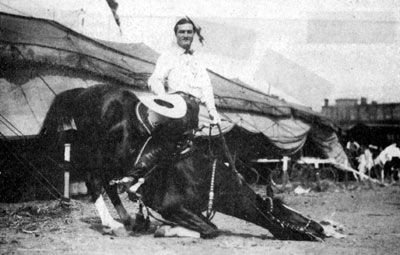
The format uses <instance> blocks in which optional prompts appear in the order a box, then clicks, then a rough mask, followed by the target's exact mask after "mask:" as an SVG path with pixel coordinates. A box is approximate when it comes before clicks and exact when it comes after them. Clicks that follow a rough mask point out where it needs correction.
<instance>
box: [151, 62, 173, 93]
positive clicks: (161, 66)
mask: <svg viewBox="0 0 400 255" xmlns="http://www.w3.org/2000/svg"><path fill="white" fill-rule="evenodd" d="M167 60H168V58H167V57H166V56H165V55H161V56H160V57H159V58H158V60H157V63H156V67H155V69H154V72H153V74H152V75H151V76H150V78H149V80H148V85H149V88H150V90H151V92H153V93H154V94H156V95H161V94H165V87H164V84H165V82H166V79H167V76H168V72H169V63H168V61H167Z"/></svg>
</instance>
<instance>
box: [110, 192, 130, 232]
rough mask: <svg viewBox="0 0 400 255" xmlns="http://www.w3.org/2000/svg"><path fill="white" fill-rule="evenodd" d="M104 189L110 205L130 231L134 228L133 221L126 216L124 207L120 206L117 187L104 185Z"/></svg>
mask: <svg viewBox="0 0 400 255" xmlns="http://www.w3.org/2000/svg"><path fill="white" fill-rule="evenodd" d="M104 189H105V190H106V192H107V195H108V197H109V198H110V200H111V203H112V204H113V205H114V208H115V210H116V211H117V213H118V215H119V217H120V219H121V221H122V223H123V224H124V225H125V226H127V227H129V228H131V229H132V228H133V227H134V226H135V219H134V218H132V217H131V216H130V215H129V214H128V212H127V211H126V209H125V207H124V205H123V204H122V202H121V199H120V197H119V195H118V192H117V185H108V184H106V185H104Z"/></svg>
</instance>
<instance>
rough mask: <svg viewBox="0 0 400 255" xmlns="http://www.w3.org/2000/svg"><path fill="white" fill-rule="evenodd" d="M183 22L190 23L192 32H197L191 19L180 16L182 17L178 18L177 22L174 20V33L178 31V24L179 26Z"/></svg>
mask: <svg viewBox="0 0 400 255" xmlns="http://www.w3.org/2000/svg"><path fill="white" fill-rule="evenodd" d="M183 24H192V27H193V33H196V32H197V28H196V26H195V25H194V23H193V21H192V20H191V19H189V18H182V19H180V20H179V21H178V22H176V24H175V27H174V32H175V34H176V33H177V32H178V26H179V25H183Z"/></svg>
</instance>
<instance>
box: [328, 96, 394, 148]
mask: <svg viewBox="0 0 400 255" xmlns="http://www.w3.org/2000/svg"><path fill="white" fill-rule="evenodd" d="M335 101H336V102H335V103H336V104H335V105H329V101H328V99H325V104H324V106H323V107H322V114H323V115H324V116H326V117H328V118H330V119H332V120H333V121H334V122H335V123H336V124H337V125H338V126H339V128H340V129H341V130H342V134H343V135H344V136H343V137H344V139H346V140H355V141H357V142H358V143H360V144H364V145H370V144H372V145H376V146H378V147H381V148H384V147H386V146H388V145H390V144H392V143H394V142H400V103H383V104H378V103H377V102H375V101H372V102H371V103H370V104H368V102H367V98H365V97H362V98H361V99H360V101H359V100H358V99H355V98H341V99H336V100H335Z"/></svg>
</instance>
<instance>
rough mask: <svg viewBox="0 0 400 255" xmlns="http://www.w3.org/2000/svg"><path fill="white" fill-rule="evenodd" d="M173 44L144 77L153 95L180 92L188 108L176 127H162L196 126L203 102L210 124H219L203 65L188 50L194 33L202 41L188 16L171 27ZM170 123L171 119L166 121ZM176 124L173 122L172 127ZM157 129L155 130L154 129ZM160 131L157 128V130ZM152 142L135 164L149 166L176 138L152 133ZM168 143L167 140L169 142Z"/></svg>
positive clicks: (183, 129) (191, 128) (208, 79)
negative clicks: (150, 72)
mask: <svg viewBox="0 0 400 255" xmlns="http://www.w3.org/2000/svg"><path fill="white" fill-rule="evenodd" d="M174 32H175V36H176V43H177V44H176V45H175V47H173V48H172V49H171V50H169V51H167V52H165V53H164V54H162V55H161V56H160V57H159V58H158V60H157V64H156V67H155V70H154V72H153V74H152V75H151V77H150V78H149V80H148V85H149V87H150V90H151V91H152V92H153V93H154V94H156V95H162V94H165V93H177V94H180V95H181V96H182V97H183V98H184V100H185V101H186V103H187V106H188V110H187V114H186V116H185V117H184V118H183V119H182V120H180V121H181V123H180V124H179V125H178V126H179V127H180V128H179V131H177V130H176V129H175V130H172V129H174V128H170V127H171V126H172V125H168V124H167V125H165V127H164V130H165V129H168V128H170V129H171V130H170V131H171V132H174V131H175V133H177V132H179V133H183V132H184V131H188V130H193V129H196V128H197V127H198V123H199V105H200V103H204V104H205V105H206V107H207V110H208V113H209V115H210V119H211V121H212V124H214V125H215V124H219V123H220V117H219V115H218V113H217V111H216V108H215V102H214V93H213V88H212V85H211V82H210V78H209V76H208V73H207V70H206V68H205V67H204V66H203V64H201V62H200V61H199V60H198V58H197V57H196V55H195V54H194V51H193V50H192V48H191V47H192V42H193V38H194V36H195V33H197V35H198V36H199V39H200V42H202V39H203V38H202V36H201V34H200V31H199V29H198V28H197V27H196V26H195V24H194V23H193V21H192V20H191V19H189V18H183V19H180V20H179V21H178V22H177V23H176V25H175V27H174ZM170 123H174V121H172V120H171V121H170ZM176 126H177V125H175V127H176ZM156 133H157V132H156ZM159 133H160V132H159ZM153 137H154V138H153V142H152V143H151V144H149V145H148V146H147V148H146V150H145V151H144V153H143V154H142V156H141V158H140V160H139V161H138V163H137V164H136V167H137V168H139V169H149V168H151V167H152V166H154V165H155V164H156V163H157V160H158V159H159V155H160V154H161V153H162V151H163V150H164V151H166V150H170V149H171V146H169V147H168V148H166V146H167V144H168V141H166V139H169V140H170V141H171V140H174V139H175V141H173V142H172V146H174V142H177V140H178V139H179V138H171V137H172V135H168V137H166V136H165V134H161V135H157V134H153ZM169 145H171V143H169Z"/></svg>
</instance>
